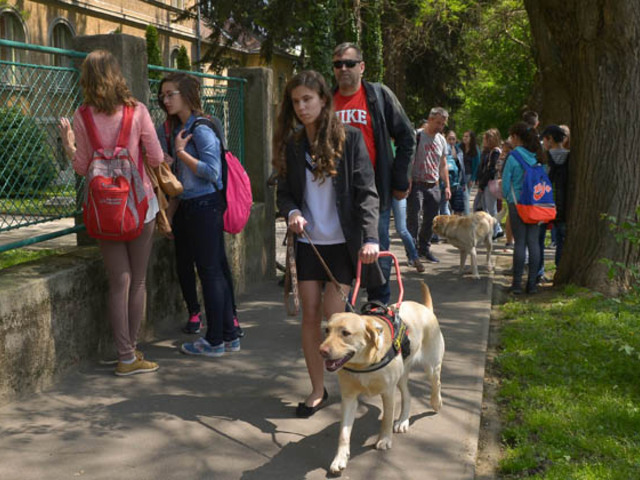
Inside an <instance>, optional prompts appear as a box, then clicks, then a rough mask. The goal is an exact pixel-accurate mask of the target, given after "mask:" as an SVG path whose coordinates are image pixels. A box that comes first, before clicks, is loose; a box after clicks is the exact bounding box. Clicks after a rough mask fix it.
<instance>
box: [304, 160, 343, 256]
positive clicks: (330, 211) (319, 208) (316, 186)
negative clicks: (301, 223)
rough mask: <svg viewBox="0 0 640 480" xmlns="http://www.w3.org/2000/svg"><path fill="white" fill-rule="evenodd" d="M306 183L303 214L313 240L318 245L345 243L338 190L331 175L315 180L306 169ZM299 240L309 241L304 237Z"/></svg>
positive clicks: (306, 228)
mask: <svg viewBox="0 0 640 480" xmlns="http://www.w3.org/2000/svg"><path fill="white" fill-rule="evenodd" d="M305 175H306V185H305V191H304V199H303V201H302V216H303V217H304V218H305V220H306V221H307V222H308V223H307V226H306V227H304V229H305V231H306V232H307V234H308V235H309V238H311V241H312V242H313V243H315V244H318V245H335V244H339V243H345V242H346V240H345V238H344V233H343V232H342V226H341V225H340V217H339V216H338V207H337V206H336V190H335V188H334V187H333V180H332V179H331V177H325V179H324V182H321V181H320V179H318V180H315V179H314V178H313V173H312V172H311V171H309V169H305ZM299 241H301V242H307V240H306V239H305V238H304V237H300V239H299Z"/></svg>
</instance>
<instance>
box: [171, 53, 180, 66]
mask: <svg viewBox="0 0 640 480" xmlns="http://www.w3.org/2000/svg"><path fill="white" fill-rule="evenodd" d="M179 55H180V49H179V48H174V49H173V50H171V58H170V59H169V66H170V67H171V68H178V56H179Z"/></svg>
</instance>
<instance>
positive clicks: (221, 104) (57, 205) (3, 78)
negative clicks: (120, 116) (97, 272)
mask: <svg viewBox="0 0 640 480" xmlns="http://www.w3.org/2000/svg"><path fill="white" fill-rule="evenodd" d="M10 48H15V49H19V50H20V51H23V52H26V53H25V54H23V55H21V60H25V59H27V58H29V60H31V62H30V63H26V62H25V63H17V62H10V61H4V60H0V234H1V233H2V232H4V231H8V230H13V229H17V228H21V227H27V226H31V225H36V224H41V223H44V222H51V221H54V220H58V219H61V218H69V217H74V216H77V215H79V214H80V213H81V204H80V198H81V196H80V195H78V193H77V192H81V191H82V188H83V179H82V178H80V177H78V176H77V175H75V173H74V171H73V169H72V167H71V162H70V161H69V160H68V159H67V158H66V156H65V153H64V149H63V148H62V141H61V140H60V136H59V133H58V128H57V124H58V120H59V118H60V117H68V118H71V117H72V116H73V112H74V111H75V109H76V108H78V107H79V106H80V104H81V103H82V92H81V88H80V82H79V80H80V72H79V70H78V69H76V68H74V66H73V59H83V58H84V57H86V55H87V54H86V53H83V52H75V51H71V50H62V49H59V48H52V47H43V46H39V45H30V44H25V43H19V42H13V41H9V40H2V39H0V52H3V51H6V49H10ZM55 65H62V66H55ZM64 65H67V66H64ZM149 71H150V75H149V79H150V80H149V88H150V90H151V96H150V101H149V111H150V112H151V115H152V118H153V120H154V122H155V124H156V125H157V124H160V123H162V122H163V121H164V112H163V111H162V110H161V109H160V107H159V106H158V100H157V89H158V84H159V83H160V81H159V80H157V79H152V77H158V76H162V75H163V74H166V73H169V72H178V71H180V70H174V69H170V68H163V67H157V66H149ZM152 72H155V73H154V74H152ZM185 73H190V74H192V75H195V76H197V77H199V78H200V79H201V81H202V105H203V108H204V110H205V113H206V114H209V115H215V116H216V117H218V118H220V120H221V121H222V123H223V126H224V129H225V137H226V141H227V148H228V149H230V150H231V151H232V152H234V154H235V155H236V156H238V158H239V159H240V161H241V162H243V163H244V104H243V102H244V100H243V98H244V96H243V95H244V83H245V82H246V80H245V79H241V78H231V77H222V76H218V75H210V74H205V73H200V72H185ZM82 228H83V226H82V225H79V226H76V227H72V228H67V229H63V230H59V231H56V232H53V233H49V234H47V235H44V236H39V237H32V238H26V239H24V240H21V241H19V242H14V243H10V244H5V245H0V252H3V251H6V250H10V249H13V248H19V247H23V246H25V245H29V244H32V243H36V242H39V241H44V240H49V239H51V238H56V237H59V236H62V235H66V234H69V233H74V232H76V231H79V230H81V229H82Z"/></svg>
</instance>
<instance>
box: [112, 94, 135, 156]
mask: <svg viewBox="0 0 640 480" xmlns="http://www.w3.org/2000/svg"><path fill="white" fill-rule="evenodd" d="M133 113H134V110H133V107H131V106H129V105H123V106H122V125H121V126H120V134H119V135H118V141H117V142H116V147H120V148H127V146H128V145H129V137H130V136H131V126H132V125H133Z"/></svg>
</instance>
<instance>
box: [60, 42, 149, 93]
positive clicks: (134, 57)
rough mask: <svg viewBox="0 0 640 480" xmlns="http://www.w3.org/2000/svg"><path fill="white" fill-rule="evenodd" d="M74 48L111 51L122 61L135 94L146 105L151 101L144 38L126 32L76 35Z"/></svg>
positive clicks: (86, 50) (80, 50)
mask: <svg viewBox="0 0 640 480" xmlns="http://www.w3.org/2000/svg"><path fill="white" fill-rule="evenodd" d="M72 48H73V50H76V51H78V52H92V51H94V50H99V49H101V50H108V51H109V52H111V53H112V54H113V56H114V57H116V59H117V60H118V62H119V63H120V67H121V68H122V74H123V75H124V78H126V79H127V83H128V84H129V88H130V89H131V92H132V93H133V96H134V97H136V98H137V99H138V100H140V101H141V102H142V103H144V104H145V105H147V104H148V103H149V79H148V75H147V44H146V41H145V39H144V38H140V37H134V36H131V35H124V34H109V35H87V36H78V37H74V39H73V47H72ZM78 67H79V65H78Z"/></svg>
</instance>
